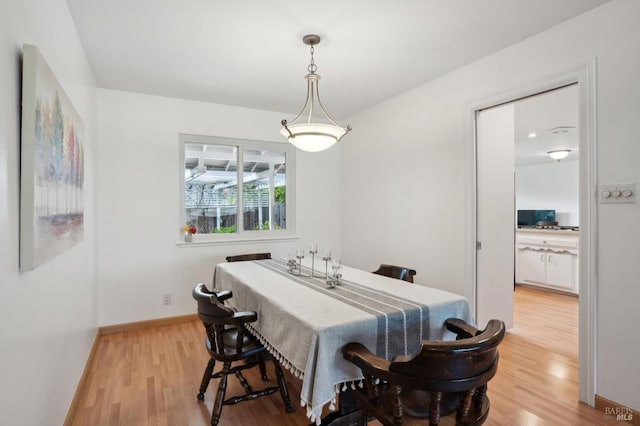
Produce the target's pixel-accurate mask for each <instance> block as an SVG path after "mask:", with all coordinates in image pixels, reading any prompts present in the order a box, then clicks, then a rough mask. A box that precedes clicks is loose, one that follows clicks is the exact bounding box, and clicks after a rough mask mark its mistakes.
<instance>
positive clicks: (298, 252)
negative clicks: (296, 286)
mask: <svg viewBox="0 0 640 426" xmlns="http://www.w3.org/2000/svg"><path fill="white" fill-rule="evenodd" d="M296 259H298V265H299V267H298V275H302V259H304V250H296Z"/></svg>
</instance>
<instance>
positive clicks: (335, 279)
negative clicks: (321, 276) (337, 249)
mask: <svg viewBox="0 0 640 426" xmlns="http://www.w3.org/2000/svg"><path fill="white" fill-rule="evenodd" d="M331 269H332V270H333V274H332V275H331V276H329V277H328V278H327V285H328V286H329V288H335V286H337V285H340V284H342V281H341V280H342V264H341V263H340V259H334V260H333V263H332V264H331Z"/></svg>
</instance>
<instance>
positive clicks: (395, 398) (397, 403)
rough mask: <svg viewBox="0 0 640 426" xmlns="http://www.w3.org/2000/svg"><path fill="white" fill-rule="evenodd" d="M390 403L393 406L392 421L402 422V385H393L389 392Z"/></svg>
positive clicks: (395, 422) (398, 423)
mask: <svg viewBox="0 0 640 426" xmlns="http://www.w3.org/2000/svg"><path fill="white" fill-rule="evenodd" d="M391 405H392V406H393V423H394V424H397V425H401V424H402V418H403V417H404V405H403V402H402V386H398V385H393V386H392V392H391Z"/></svg>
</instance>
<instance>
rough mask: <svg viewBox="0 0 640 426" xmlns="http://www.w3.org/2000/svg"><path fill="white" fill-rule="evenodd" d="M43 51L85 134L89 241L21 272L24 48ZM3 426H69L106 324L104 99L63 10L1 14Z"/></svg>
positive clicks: (8, 3) (31, 8)
mask: <svg viewBox="0 0 640 426" xmlns="http://www.w3.org/2000/svg"><path fill="white" fill-rule="evenodd" d="M25 43H27V44H33V45H36V46H37V47H38V48H39V50H40V52H41V53H42V55H43V57H44V58H45V60H46V61H47V63H48V64H49V66H50V68H51V69H52V70H53V72H54V74H55V75H56V77H57V78H58V81H59V82H60V83H61V84H62V86H63V87H64V89H65V92H66V93H67V95H68V96H69V98H70V100H71V102H72V103H73V104H74V106H75V108H76V110H78V112H79V114H80V116H81V117H82V119H83V121H84V126H85V141H84V144H85V149H86V151H85V173H86V175H85V182H84V190H85V192H84V197H85V231H84V241H83V242H82V243H80V244H78V245H76V246H74V247H73V248H71V249H70V250H68V251H67V252H65V253H63V254H61V255H59V256H57V257H55V258H53V259H51V260H49V261H47V262H46V263H44V264H42V265H40V266H38V267H37V268H36V269H34V270H33V271H30V272H19V271H18V247H19V232H18V230H19V217H20V215H19V211H20V210H19V188H20V169H19V166H20V100H21V93H20V87H21V55H22V45H23V44H25ZM0 67H1V68H0V70H1V72H0V93H2V96H1V97H0V330H1V331H0V334H1V340H0V360H2V361H1V362H0V380H1V381H2V386H1V387H0V423H2V424H4V425H27V426H28V425H33V426H39V425H53V424H62V422H63V420H64V418H65V416H66V413H67V409H68V407H69V403H70V402H71V398H72V397H73V394H74V392H75V390H76V386H77V384H78V380H79V378H80V375H81V374H82V370H83V368H84V365H85V361H86V359H87V355H88V353H89V350H90V348H91V344H92V343H93V339H94V337H95V333H96V324H97V299H96V296H97V289H96V281H95V265H94V253H95V250H94V249H95V232H94V226H95V220H94V216H95V212H94V208H93V201H94V191H93V185H94V179H93V176H94V173H93V159H94V154H93V153H94V148H95V139H96V138H95V136H96V119H95V114H96V111H95V98H96V89H95V83H94V79H93V75H92V73H91V70H90V69H89V66H88V63H87V60H86V58H85V55H84V51H83V49H82V46H81V44H80V42H79V39H78V36H77V34H76V29H75V25H74V23H73V21H72V19H71V15H70V13H69V10H68V8H67V4H66V2H65V1H64V0H3V1H2V9H1V11H0Z"/></svg>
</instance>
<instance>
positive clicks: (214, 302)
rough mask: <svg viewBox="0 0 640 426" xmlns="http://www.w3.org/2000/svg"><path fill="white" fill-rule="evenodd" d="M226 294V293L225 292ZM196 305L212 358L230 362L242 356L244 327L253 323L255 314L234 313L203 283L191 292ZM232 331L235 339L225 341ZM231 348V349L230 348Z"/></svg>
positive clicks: (255, 317)
mask: <svg viewBox="0 0 640 426" xmlns="http://www.w3.org/2000/svg"><path fill="white" fill-rule="evenodd" d="M226 293H228V292H226ZM192 295H193V298H194V299H195V300H196V302H197V303H198V316H199V317H200V320H201V321H202V324H203V325H204V328H205V330H206V332H207V338H208V339H209V343H210V345H209V350H210V352H211V353H212V355H213V356H216V358H218V359H221V360H231V359H235V358H238V357H240V356H242V355H243V342H244V333H245V330H244V325H245V324H247V323H249V322H253V321H255V320H256V319H257V318H258V316H257V314H256V313H255V312H235V311H234V310H233V309H231V308H230V307H228V306H225V305H224V304H223V303H222V302H221V301H220V298H219V297H218V294H217V293H214V292H211V291H209V290H208V289H207V287H206V286H205V285H204V284H203V283H198V284H196V286H195V287H194V288H193V291H192ZM230 330H233V332H234V336H235V338H234V339H232V342H229V341H228V340H229V339H225V335H227V337H228V335H230V334H231V333H229V331H230ZM231 346H232V347H231Z"/></svg>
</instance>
